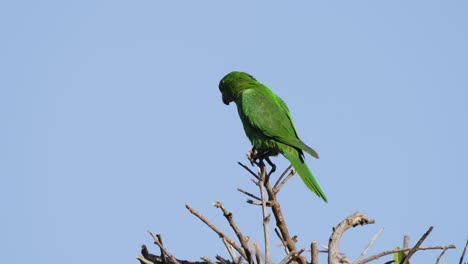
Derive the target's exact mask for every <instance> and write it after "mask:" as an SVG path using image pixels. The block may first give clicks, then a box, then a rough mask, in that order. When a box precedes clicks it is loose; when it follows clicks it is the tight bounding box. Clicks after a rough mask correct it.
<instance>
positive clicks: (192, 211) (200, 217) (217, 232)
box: [185, 204, 247, 259]
mask: <svg viewBox="0 0 468 264" xmlns="http://www.w3.org/2000/svg"><path fill="white" fill-rule="evenodd" d="M185 208H187V210H189V211H190V213H192V214H193V215H195V216H196V217H198V219H200V220H201V221H202V222H203V223H205V224H206V225H207V226H209V227H210V228H211V229H212V230H213V231H215V233H216V234H218V236H219V237H220V238H221V239H223V238H224V239H226V242H228V243H229V244H230V245H231V246H232V247H234V249H235V250H236V251H237V252H239V254H241V255H242V257H244V258H245V259H247V256H246V255H245V253H244V251H243V250H242V248H240V247H239V246H238V245H237V244H236V242H234V240H232V239H231V238H230V237H229V236H228V235H226V234H225V233H224V232H223V231H221V230H220V229H219V228H218V227H217V226H215V225H213V224H212V223H211V222H210V221H208V219H206V217H204V216H203V215H202V214H200V213H199V212H198V211H197V210H195V209H193V208H192V207H191V206H190V205H188V204H186V205H185Z"/></svg>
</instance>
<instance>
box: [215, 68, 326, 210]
mask: <svg viewBox="0 0 468 264" xmlns="http://www.w3.org/2000/svg"><path fill="white" fill-rule="evenodd" d="M219 90H220V91H221V94H222V98H223V102H224V104H226V105H228V104H229V103H230V102H235V103H236V105H237V111H238V113H239V116H240V119H241V121H242V124H243V126H244V131H245V134H246V135H247V137H248V138H249V139H250V142H251V143H252V145H253V147H254V149H257V150H260V151H263V152H264V153H268V156H274V155H277V154H278V153H281V154H283V155H284V156H285V157H286V158H287V159H288V160H289V161H290V162H291V164H292V165H293V167H294V169H295V170H296V171H297V173H298V174H299V176H300V177H301V179H302V180H303V181H304V183H305V185H306V186H307V187H308V188H309V189H310V190H311V191H312V192H314V193H315V194H316V195H317V196H318V197H320V198H322V199H323V200H324V201H325V202H327V197H326V196H325V193H324V192H323V191H322V189H321V188H320V185H319V184H318V182H317V180H316V179H315V178H314V176H313V175H312V172H310V170H309V167H307V165H306V164H305V162H304V152H303V151H305V152H307V153H309V154H310V155H311V156H312V157H314V158H317V159H318V154H317V152H315V151H314V150H313V149H312V148H311V147H309V146H307V145H306V144H305V143H304V142H302V141H301V140H300V139H299V137H298V135H297V132H296V129H295V128H294V124H293V121H292V118H291V113H289V109H288V106H287V105H286V103H285V102H284V101H283V100H281V98H279V97H278V96H277V95H276V94H274V93H273V92H272V91H271V90H270V89H269V88H268V87H266V86H265V85H263V84H261V83H260V82H258V81H257V80H256V79H255V78H254V77H253V76H251V75H249V74H248V73H245V72H237V71H234V72H231V73H229V74H227V75H226V76H224V77H223V79H222V80H221V81H220V83H219Z"/></svg>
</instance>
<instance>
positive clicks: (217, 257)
mask: <svg viewBox="0 0 468 264" xmlns="http://www.w3.org/2000/svg"><path fill="white" fill-rule="evenodd" d="M216 259H217V260H219V262H221V264H231V263H229V261H228V260H227V259H225V258H223V257H221V256H220V255H217V256H216Z"/></svg>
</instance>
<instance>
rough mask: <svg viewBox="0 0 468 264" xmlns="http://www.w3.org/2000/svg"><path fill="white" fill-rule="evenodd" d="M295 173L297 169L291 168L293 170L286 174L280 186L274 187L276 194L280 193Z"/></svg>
mask: <svg viewBox="0 0 468 264" xmlns="http://www.w3.org/2000/svg"><path fill="white" fill-rule="evenodd" d="M294 174H296V171H295V170H291V172H290V173H289V174H288V176H286V178H285V179H284V180H283V181H281V183H280V184H278V186H276V187H274V188H273V191H274V192H275V194H276V193H278V192H279V191H280V190H281V188H283V186H284V185H285V184H286V182H287V181H288V180H289V179H291V177H292V176H294Z"/></svg>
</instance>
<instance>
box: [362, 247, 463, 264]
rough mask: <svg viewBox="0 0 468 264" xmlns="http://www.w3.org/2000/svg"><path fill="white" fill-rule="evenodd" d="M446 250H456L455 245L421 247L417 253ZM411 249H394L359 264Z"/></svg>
mask: <svg viewBox="0 0 468 264" xmlns="http://www.w3.org/2000/svg"><path fill="white" fill-rule="evenodd" d="M446 248H456V247H455V245H454V244H450V245H447V246H428V247H420V248H416V251H419V250H432V249H442V250H444V249H446ZM410 250H411V248H400V249H394V250H387V251H383V252H380V253H379V254H375V255H373V256H370V257H368V258H365V259H363V260H362V261H361V262H359V264H365V263H367V262H369V261H373V260H376V259H378V258H381V257H383V256H386V255H390V254H393V253H397V252H406V251H410Z"/></svg>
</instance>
